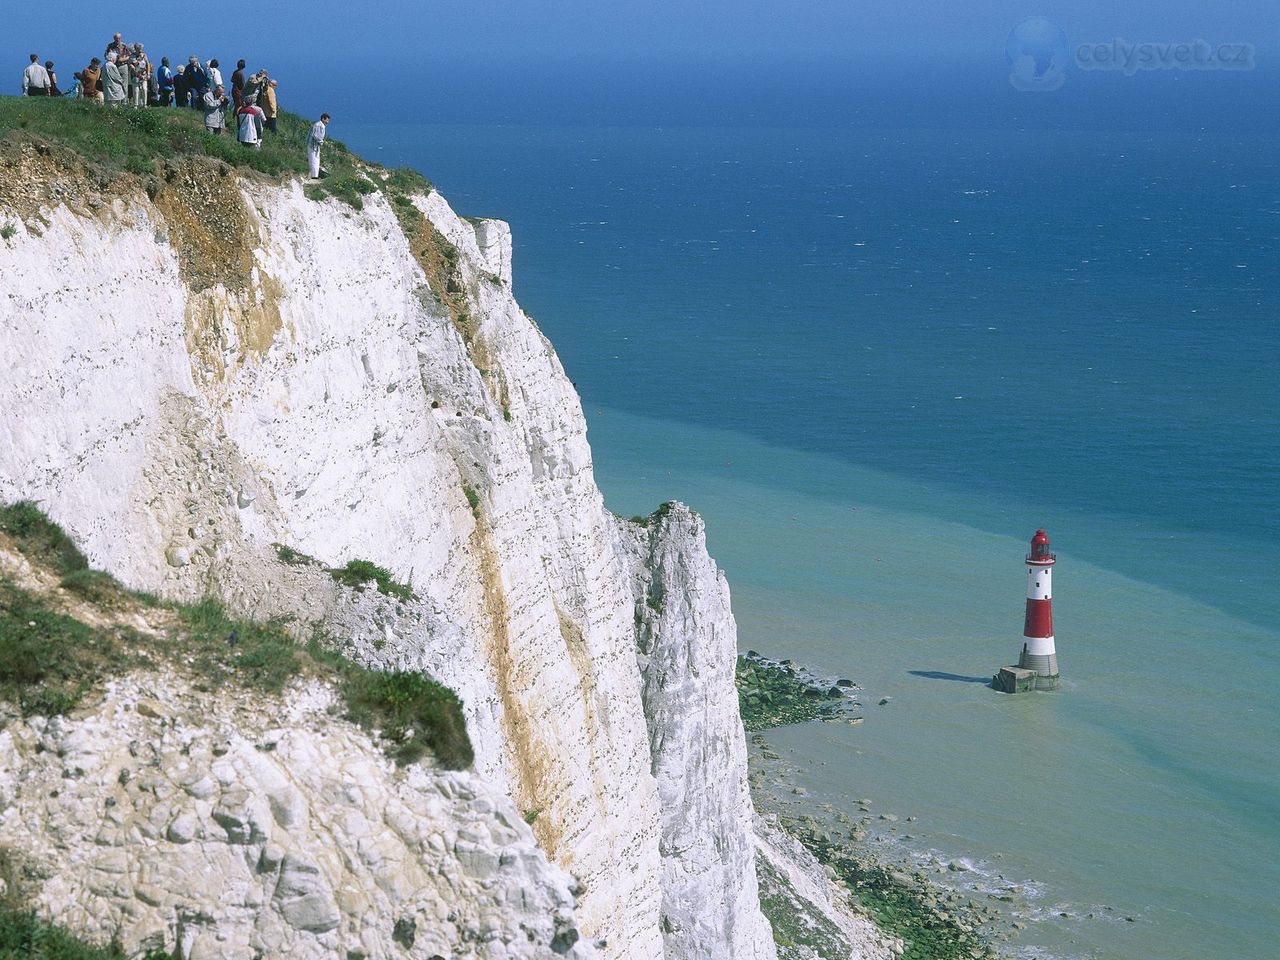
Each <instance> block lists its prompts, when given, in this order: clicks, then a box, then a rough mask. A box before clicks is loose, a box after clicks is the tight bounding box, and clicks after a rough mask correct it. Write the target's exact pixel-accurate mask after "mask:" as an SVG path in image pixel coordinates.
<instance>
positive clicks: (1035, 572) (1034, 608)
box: [1018, 530, 1058, 690]
mask: <svg viewBox="0 0 1280 960" xmlns="http://www.w3.org/2000/svg"><path fill="white" fill-rule="evenodd" d="M1056 562H1057V558H1056V557H1055V556H1054V555H1053V554H1052V553H1050V552H1049V538H1048V536H1046V535H1045V532H1044V530H1037V531H1036V535H1035V536H1034V537H1032V538H1031V552H1030V553H1028V554H1027V617H1026V621H1025V623H1024V625H1023V628H1022V656H1020V657H1019V658H1018V666H1019V667H1021V668H1022V669H1024V670H1034V671H1035V674H1036V679H1035V686H1036V689H1037V690H1052V689H1053V688H1054V687H1056V686H1057V685H1058V653H1057V651H1056V650H1055V649H1054V646H1053V565H1054V564H1055V563H1056Z"/></svg>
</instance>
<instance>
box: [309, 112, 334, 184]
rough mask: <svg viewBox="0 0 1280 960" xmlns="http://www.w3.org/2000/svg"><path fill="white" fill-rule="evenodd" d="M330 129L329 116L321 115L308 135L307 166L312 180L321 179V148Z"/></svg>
mask: <svg viewBox="0 0 1280 960" xmlns="http://www.w3.org/2000/svg"><path fill="white" fill-rule="evenodd" d="M328 127H329V115H328V114H327V113H322V114H320V119H319V120H317V121H316V122H315V125H314V126H312V128H311V132H310V133H309V134H307V165H308V167H309V168H310V170H311V179H312V180H319V179H320V147H321V146H322V145H323V144H324V135H325V132H326V130H327V129H328Z"/></svg>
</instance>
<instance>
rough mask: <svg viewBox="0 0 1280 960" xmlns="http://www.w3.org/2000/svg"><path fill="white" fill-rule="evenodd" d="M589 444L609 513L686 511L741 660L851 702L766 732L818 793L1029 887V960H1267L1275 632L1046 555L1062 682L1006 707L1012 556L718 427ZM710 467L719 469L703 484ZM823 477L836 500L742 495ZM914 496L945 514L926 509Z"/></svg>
mask: <svg viewBox="0 0 1280 960" xmlns="http://www.w3.org/2000/svg"><path fill="white" fill-rule="evenodd" d="M593 439H594V440H595V443H596V449H597V451H599V450H601V449H607V450H608V451H609V455H608V456H604V457H602V456H601V454H600V453H599V452H598V453H597V471H598V473H599V475H600V478H601V483H602V485H603V486H604V488H605V489H606V490H607V491H609V495H610V498H611V499H612V500H613V502H614V503H615V504H616V506H615V509H618V510H619V512H627V511H631V510H640V509H643V505H645V504H650V503H652V502H654V501H655V500H657V499H661V498H662V497H665V496H669V495H671V493H672V491H673V489H677V488H678V489H679V490H680V492H681V496H682V497H684V498H685V499H688V500H690V501H692V502H694V503H696V504H698V506H699V508H700V510H701V511H702V512H703V514H704V516H705V517H706V519H707V523H708V527H709V530H710V541H711V547H712V550H713V552H714V553H715V554H716V556H717V557H718V559H719V560H720V562H721V563H722V565H723V566H724V567H725V569H726V570H727V572H728V575H729V578H730V583H731V585H732V587H733V599H734V609H735V612H736V615H737V618H738V625H739V636H740V642H741V644H742V646H743V648H744V649H745V648H748V647H754V648H756V649H759V650H762V651H766V652H769V653H771V654H775V655H782V656H793V657H797V658H800V659H802V660H804V661H805V662H808V663H810V664H812V665H813V666H815V667H816V668H817V669H819V670H821V671H824V672H828V673H831V674H841V675H845V676H850V677H852V678H854V679H855V680H857V681H858V682H859V684H860V685H861V686H862V688H863V692H864V696H863V703H864V704H865V708H864V713H865V714H866V720H865V722H864V723H862V724H861V725H859V726H856V727H850V726H844V725H836V724H832V725H821V726H817V727H814V726H805V727H796V728H790V729H783V730H779V731H773V732H772V733H771V734H770V735H769V740H770V741H771V742H772V743H773V744H774V745H775V747H777V748H780V749H781V751H782V752H783V754H784V756H786V757H787V758H788V759H789V760H792V761H794V762H796V763H797V764H799V765H800V767H801V768H802V769H803V770H805V773H803V774H802V775H801V776H800V777H799V782H800V783H801V784H802V785H803V786H805V787H806V788H807V789H808V790H809V791H810V793H811V794H812V796H813V797H814V798H815V799H816V800H818V801H820V802H825V801H830V802H833V803H835V804H836V805H837V806H840V805H844V806H845V807H846V808H848V807H849V801H850V800H851V799H852V798H855V797H856V798H861V797H868V798H871V799H872V800H873V801H875V810H876V812H881V811H892V812H894V813H896V814H898V815H899V816H900V817H901V818H905V817H907V816H915V817H917V818H919V819H918V821H917V822H915V823H912V824H911V825H910V826H909V827H908V828H907V829H909V830H910V832H911V833H912V835H913V836H914V838H915V839H914V840H913V841H912V842H909V843H907V844H905V847H906V848H907V851H906V852H915V853H917V854H927V853H929V852H934V853H936V854H937V855H939V856H940V857H941V858H942V859H943V860H944V861H949V860H951V859H953V858H956V857H963V858H966V859H967V860H968V861H969V862H971V863H973V864H974V865H975V866H976V867H977V868H978V871H977V872H974V873H970V874H965V875H964V877H963V879H964V880H965V881H968V882H980V883H982V882H987V881H991V882H994V875H995V874H997V873H1000V874H1003V875H1004V876H1005V877H1006V878H1007V879H1008V880H1009V881H1011V882H1014V883H1016V884H1018V885H1019V886H1020V888H1021V889H1022V890H1023V891H1024V892H1031V893H1032V894H1033V897H1034V899H1033V900H1032V901H1031V902H1032V905H1033V907H1034V908H1035V909H1034V911H1033V912H1032V913H1031V915H1030V917H1029V918H1027V919H1028V920H1029V921H1030V922H1029V923H1028V928H1027V929H1026V930H1025V931H1023V932H1022V933H1021V935H1020V936H1019V939H1018V941H1017V943H1018V944H1020V945H1021V946H1022V947H1023V948H1024V949H1025V950H1026V951H1027V953H1026V955H1028V956H1034V955H1040V953H1039V951H1037V950H1035V949H1033V948H1041V949H1043V950H1044V951H1046V952H1047V953H1049V954H1050V955H1055V956H1071V957H1075V956H1079V957H1093V956H1098V957H1116V958H1132V960H1140V958H1151V957H1160V958H1170V960H1174V958H1187V960H1191V958H1203V957H1241V958H1258V960H1262V958H1268V957H1272V956H1274V949H1275V948H1274V937H1275V931H1276V923H1277V919H1278V918H1277V906H1276V900H1275V891H1276V890H1278V889H1280V865H1278V864H1277V861H1276V858H1275V857H1274V856H1272V854H1273V853H1274V851H1275V850H1276V848H1277V841H1278V839H1280V838H1278V836H1277V824H1280V747H1278V746H1277V741H1276V737H1275V734H1276V731H1277V729H1280V705H1278V704H1277V701H1276V697H1275V677H1276V674H1277V669H1280V662H1278V661H1280V656H1278V655H1277V645H1276V641H1277V639H1280V638H1278V637H1277V635H1276V634H1275V633H1274V632H1273V631H1265V630H1262V629H1260V628H1258V627H1255V626H1253V625H1251V624H1249V623H1247V622H1244V621H1242V620H1239V619H1237V618H1234V617H1232V616H1230V615H1228V614H1225V613H1223V612H1221V611H1219V610H1216V609H1214V608H1213V607H1210V606H1208V605H1206V604H1203V603H1200V602H1197V601H1195V600H1192V599H1189V598H1187V597H1185V596H1181V595H1179V594H1176V593H1173V592H1171V591H1169V590H1167V589H1164V588H1161V587H1159V586H1155V585H1153V584H1151V583H1149V582H1144V581H1141V580H1137V579H1133V578H1130V577H1126V576H1124V575H1121V574H1118V573H1115V572H1113V571H1110V570H1107V569H1105V568H1102V567H1098V566H1094V565H1092V564H1089V563H1087V562H1085V561H1081V560H1077V559H1075V558H1073V557H1072V556H1071V553H1070V551H1069V549H1068V548H1066V547H1060V548H1059V565H1058V569H1057V573H1056V577H1055V593H1056V596H1055V600H1054V608H1055V609H1054V613H1055V623H1056V629H1057V634H1058V649H1059V656H1060V660H1061V663H1062V670H1063V674H1064V676H1065V678H1066V682H1065V686H1064V688H1063V689H1062V690H1061V691H1059V692H1057V693H1054V694H1037V695H1030V696H1024V697H1007V696H1003V695H1000V694H997V693H994V692H993V691H991V690H990V689H988V688H987V687H986V686H984V685H983V683H982V681H983V680H985V679H986V678H988V677H989V675H990V673H991V672H993V671H994V670H995V668H997V667H998V666H999V665H1001V664H1003V663H1006V662H1010V661H1012V660H1013V659H1014V658H1015V657H1016V654H1017V651H1018V648H1019V645H1020V636H1019V635H1020V633H1021V627H1022V620H1021V617H1022V602H1023V591H1024V588H1025V575H1024V567H1023V565H1022V557H1023V554H1024V553H1025V550H1026V546H1027V545H1026V543H1025V542H1024V538H1022V537H1014V536H1011V535H1008V536H1000V535H995V534H989V533H985V532H983V531H981V530H977V529H974V528H973V527H969V526H966V525H963V524H958V523H954V522H949V521H946V520H943V519H940V518H938V517H936V516H933V515H932V514H931V513H912V512H907V511H904V510H902V509H901V508H899V507H898V506H896V504H898V503H900V502H901V500H902V498H903V496H904V492H905V491H904V489H903V487H904V482H903V481H902V480H900V479H899V478H895V477H892V476H889V475H884V474H878V473H876V472H874V471H869V470H866V469H858V468H852V467H848V466H846V465H843V464H839V463H837V462H835V461H832V460H830V459H828V458H823V457H820V456H813V455H797V454H795V453H794V452H790V451H785V450H780V449H777V448H773V447H769V446H766V445H763V444H758V443H755V442H752V441H750V440H746V439H744V438H742V437H736V436H733V435H730V434H726V433H723V432H717V431H712V430H705V429H703V430H686V431H681V433H680V434H675V433H674V432H673V431H672V430H671V429H670V427H669V425H668V424H666V423H664V422H662V421H654V420H649V419H645V418H638V417H635V416H632V415H627V414H622V413H619V412H617V411H611V410H607V409H601V410H598V411H596V413H595V417H594V429H593ZM654 449H661V450H662V451H663V456H662V457H661V459H660V461H658V462H659V463H660V464H661V465H662V466H656V465H655V461H654V458H653V457H652V453H651V451H652V450H654ZM722 456H723V457H729V456H731V457H732V459H733V466H732V468H730V467H727V466H724V464H725V462H726V461H720V463H721V465H722V467H723V469H719V470H714V469H712V470H708V469H706V467H707V464H708V461H713V460H718V459H719V458H720V457H722ZM816 472H821V473H824V474H826V475H827V476H829V477H832V478H838V479H839V480H840V485H841V486H842V487H843V489H845V490H847V491H848V496H847V498H845V499H843V500H831V499H825V498H821V497H812V496H807V495H805V494H803V493H797V492H795V490H794V489H789V488H788V487H787V486H777V485H773V484H772V483H769V482H761V480H760V478H766V481H767V480H774V479H777V478H780V477H782V478H785V477H787V476H790V477H791V478H792V481H793V483H792V486H793V487H794V486H801V485H803V483H802V478H804V477H806V476H810V475H812V474H814V473H816ZM906 486H908V487H911V488H912V490H911V492H912V493H913V495H914V496H916V497H918V499H919V503H920V504H921V505H922V506H927V507H930V508H932V509H936V510H937V511H938V512H940V513H945V512H946V509H947V505H948V504H947V499H946V495H945V493H944V492H941V491H938V492H935V493H936V495H931V491H929V490H928V489H927V488H925V487H920V486H916V485H911V484H907V485H906ZM884 501H887V502H889V503H892V504H895V506H889V507H886V506H883V505H881V504H882V502H884ZM1028 515H1033V513H1032V512H1029V513H1028ZM1067 529H1070V527H1069V526H1068V527H1067ZM1030 532H1031V531H1028V533H1030ZM1051 532H1052V528H1051ZM925 583H927V584H928V585H929V589H928V590H927V592H922V590H921V586H922V584H925ZM1224 650H1230V651H1232V654H1231V655H1230V656H1224V655H1223V654H1222V651H1224ZM921 674H933V675H934V676H922V675H921ZM884 697H888V698H890V702H889V704H888V705H886V706H878V705H877V704H878V701H879V700H880V699H882V698H884ZM900 826H902V824H900ZM996 854H999V859H998V860H997V859H993V855H996ZM984 889H985V888H984ZM1106 907H1110V908H1111V909H1110V910H1109V911H1108V910H1106V909H1105V908H1106ZM1063 912H1065V913H1068V914H1069V917H1068V918H1065V919H1064V918H1061V917H1059V916H1057V915H1058V914H1059V913H1063ZM1089 913H1093V914H1094V918H1093V919H1088V918H1087V915H1088V914H1089ZM1125 916H1133V917H1134V918H1135V922H1133V923H1127V922H1125V921H1124V920H1123V917H1125Z"/></svg>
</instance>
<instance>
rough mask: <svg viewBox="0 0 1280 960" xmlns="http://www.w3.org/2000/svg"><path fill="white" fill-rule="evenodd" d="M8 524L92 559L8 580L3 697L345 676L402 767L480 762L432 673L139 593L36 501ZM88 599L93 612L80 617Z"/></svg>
mask: <svg viewBox="0 0 1280 960" xmlns="http://www.w3.org/2000/svg"><path fill="white" fill-rule="evenodd" d="M0 531H3V532H4V533H6V534H8V536H9V537H10V538H11V539H12V541H13V542H14V543H15V544H16V546H17V548H18V549H19V550H20V551H21V552H22V553H23V554H24V556H27V557H28V558H29V559H31V560H32V562H33V563H35V564H36V565H37V566H39V567H43V568H45V569H48V570H50V571H51V572H55V573H59V572H61V571H62V570H63V569H65V566H66V565H67V564H71V565H73V566H74V564H78V563H85V566H84V567H76V568H75V569H74V570H73V571H72V573H71V574H69V575H67V576H64V577H63V578H62V580H61V583H60V585H59V587H58V588H57V589H56V590H51V591H49V592H37V591H33V590H28V589H25V588H23V587H21V586H19V585H18V584H16V583H14V582H13V581H11V580H9V579H8V578H5V577H3V576H0V700H8V701H10V702H12V703H15V704H16V705H17V706H18V707H19V709H20V710H21V711H22V713H23V714H24V715H28V716H30V715H33V714H40V715H45V716H52V715H56V714H64V713H68V712H70V711H72V710H74V709H75V708H76V707H77V706H78V705H79V704H80V702H81V701H82V700H83V698H84V697H85V696H86V695H87V694H88V693H90V692H91V691H92V690H93V689H94V688H95V687H96V686H97V685H99V684H100V683H101V682H102V681H103V680H104V679H106V678H107V677H110V676H113V675H120V674H123V673H126V672H129V671H132V670H161V669H164V670H173V669H180V670H184V671H187V672H190V673H192V674H194V675H195V678H196V685H197V686H198V687H203V688H205V689H209V690H217V689H220V688H222V687H224V686H226V685H228V684H231V685H239V686H242V687H248V688H251V689H255V690H261V691H263V692H264V693H267V694H278V693H279V692H280V691H282V690H283V689H284V688H285V687H286V686H287V685H288V684H289V683H290V682H291V681H293V680H295V679H297V678H301V677H308V676H310V677H319V678H321V679H324V680H327V681H329V682H331V683H333V684H334V685H335V686H336V688H337V689H338V692H339V693H340V694H341V696H342V698H343V700H344V701H345V702H346V706H347V716H348V718H349V719H350V720H352V721H353V722H354V723H357V724H359V725H360V726H362V727H364V728H366V729H368V730H377V731H380V733H381V736H382V739H383V747H384V749H385V751H386V752H387V754H388V755H389V756H391V757H392V758H393V759H395V760H396V762H397V763H401V764H405V763H413V762H415V761H417V760H419V759H421V758H422V757H423V756H424V755H425V754H427V753H428V752H429V753H431V754H433V755H434V756H435V758H436V760H437V761H438V762H439V763H440V765H441V766H443V767H446V768H450V769H462V768H465V767H468V766H470V765H471V763H472V760H473V759H474V755H473V752H472V747H471V741H470V738H469V737H468V736H467V728H466V723H465V721H464V720H463V714H462V703H461V701H460V700H459V699H458V697H457V695H456V694H454V692H453V691H452V690H450V689H448V688H447V687H445V686H442V685H441V684H439V683H436V682H435V681H434V680H432V679H430V678H429V677H427V676H425V675H424V674H421V673H415V672H410V671H378V670H369V669H367V668H365V667H362V666H360V665H359V664H356V663H353V662H352V661H350V660H348V659H346V658H345V657H343V656H341V655H340V654H339V653H336V652H334V651H333V650H332V649H331V646H326V645H324V644H322V643H320V642H318V641H316V640H313V641H311V642H310V643H307V644H300V643H298V642H297V641H296V640H295V639H294V638H293V637H292V636H290V634H289V632H288V630H287V626H288V624H287V623H286V622H285V621H284V620H270V621H267V622H266V623H260V622H257V621H253V620H244V619H238V618H236V617H232V616H231V615H229V614H228V613H227V611H226V609H225V608H224V607H223V605H222V603H221V602H220V601H218V600H214V599H206V600H202V601H201V602H199V603H195V604H179V603H174V604H158V602H157V601H154V600H153V599H152V598H150V597H147V596H145V595H138V594H134V593H132V592H130V591H128V590H126V589H125V588H124V587H122V586H121V585H120V584H119V583H118V582H116V580H114V579H113V578H112V577H110V576H108V575H107V574H105V573H102V572H100V571H93V570H89V569H88V566H87V561H85V560H84V557H83V555H82V554H80V552H79V551H78V550H77V549H76V548H75V544H74V543H73V542H72V541H71V540H70V538H69V537H67V535H66V534H65V533H64V532H63V531H62V529H61V528H60V527H58V526H57V524H55V523H53V522H52V521H50V520H49V519H48V518H47V517H45V516H44V514H42V513H40V511H39V510H38V509H37V508H35V507H34V506H33V505H31V504H28V503H20V504H14V505H12V506H8V507H0ZM77 558H78V559H77ZM375 579H376V578H375ZM393 585H394V584H393ZM395 586H398V585H395ZM404 589H407V588H404ZM81 602H87V603H88V604H90V606H91V607H92V616H90V615H88V614H86V613H85V612H84V611H80V615H79V616H77V615H76V613H77V606H76V605H77V604H78V603H81ZM117 614H125V615H128V616H129V617H130V619H131V618H132V616H133V615H139V614H140V615H144V616H146V617H147V619H148V621H149V623H150V625H151V626H152V627H153V628H154V629H152V630H143V629H134V627H132V626H129V625H126V624H122V623H121V622H119V621H120V619H121V618H120V617H119V616H117ZM90 621H92V622H90ZM4 957H5V955H4V954H3V953H2V952H0V960H4Z"/></svg>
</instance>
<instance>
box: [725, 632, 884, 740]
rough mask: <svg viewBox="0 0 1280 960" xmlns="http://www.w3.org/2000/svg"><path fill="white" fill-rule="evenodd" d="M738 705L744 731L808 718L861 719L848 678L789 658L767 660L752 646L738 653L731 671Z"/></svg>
mask: <svg viewBox="0 0 1280 960" xmlns="http://www.w3.org/2000/svg"><path fill="white" fill-rule="evenodd" d="M734 682H735V683H736V684H737V687H738V709H739V711H740V712H741V714H742V725H743V727H745V728H746V729H747V730H748V731H755V730H768V729H771V728H773V727H781V726H786V725H787V724H792V723H807V722H809V721H811V720H823V721H828V722H833V721H840V720H844V721H848V722H850V723H858V722H861V720H862V717H861V716H860V715H858V714H857V713H856V710H857V709H858V708H859V707H860V706H861V704H860V703H859V702H858V701H857V700H856V699H855V694H856V691H857V687H856V685H855V684H854V683H853V681H852V680H846V679H843V678H841V679H839V680H830V679H825V678H822V677H819V676H816V675H814V674H812V673H810V672H808V671H807V670H805V669H804V668H803V667H799V666H797V665H796V664H795V662H794V661H791V660H771V659H769V658H767V657H762V656H760V654H758V653H756V652H755V651H754V650H748V651H747V653H746V655H744V656H739V657H738V662H737V667H736V671H735V675H734Z"/></svg>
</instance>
